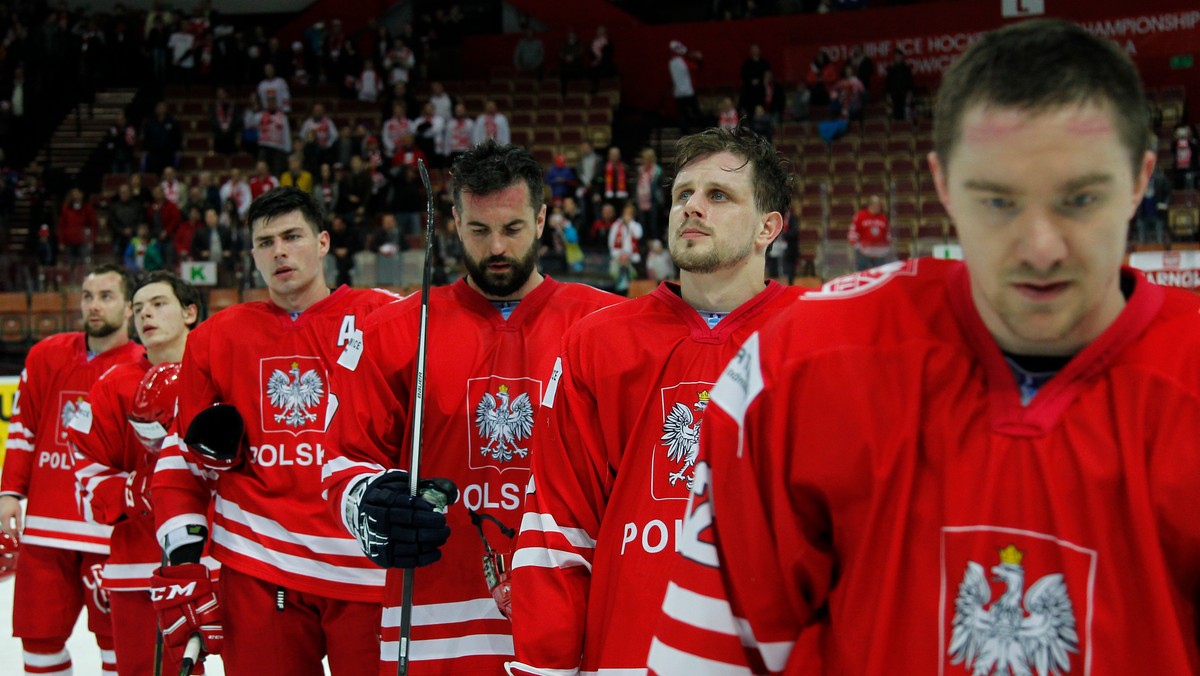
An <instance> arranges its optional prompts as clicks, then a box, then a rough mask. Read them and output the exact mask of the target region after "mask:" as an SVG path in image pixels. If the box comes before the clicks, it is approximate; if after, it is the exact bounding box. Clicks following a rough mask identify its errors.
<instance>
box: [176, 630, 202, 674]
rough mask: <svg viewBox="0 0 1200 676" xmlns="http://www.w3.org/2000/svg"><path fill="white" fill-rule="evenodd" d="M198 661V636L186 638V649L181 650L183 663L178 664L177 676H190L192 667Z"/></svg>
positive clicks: (193, 635)
mask: <svg viewBox="0 0 1200 676" xmlns="http://www.w3.org/2000/svg"><path fill="white" fill-rule="evenodd" d="M199 659H200V634H192V635H191V636H189V637H188V642H187V647H185V648H184V649H183V661H182V662H180V666H179V676H192V667H194V666H196V662H197V661H199Z"/></svg>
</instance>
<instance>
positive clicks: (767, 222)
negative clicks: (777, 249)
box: [754, 211, 783, 251]
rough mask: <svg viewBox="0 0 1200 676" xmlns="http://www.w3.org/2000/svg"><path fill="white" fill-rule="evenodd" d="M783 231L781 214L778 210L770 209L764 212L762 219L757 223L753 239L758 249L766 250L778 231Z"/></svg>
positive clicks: (777, 235) (777, 234)
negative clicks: (768, 211) (756, 230)
mask: <svg viewBox="0 0 1200 676" xmlns="http://www.w3.org/2000/svg"><path fill="white" fill-rule="evenodd" d="M781 232H783V214H781V213H779V212H778V211H772V212H770V213H767V214H764V215H763V217H762V220H761V221H759V223H758V232H757V233H755V236H754V240H755V243H756V244H757V245H758V248H759V250H760V251H766V249H767V247H768V246H770V245H771V242H774V241H775V238H776V237H779V233H781Z"/></svg>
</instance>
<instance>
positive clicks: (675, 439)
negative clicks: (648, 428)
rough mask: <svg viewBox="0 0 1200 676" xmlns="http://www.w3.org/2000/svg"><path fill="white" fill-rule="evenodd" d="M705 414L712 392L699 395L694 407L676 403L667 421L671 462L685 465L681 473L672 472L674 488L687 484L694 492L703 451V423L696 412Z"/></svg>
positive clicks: (664, 437) (665, 442)
mask: <svg viewBox="0 0 1200 676" xmlns="http://www.w3.org/2000/svg"><path fill="white" fill-rule="evenodd" d="M693 408H694V409H696V411H698V412H703V411H704V409H706V408H708V390H704V391H702V392H700V393H699V394H697V395H696V403H694V404H692V406H691V408H689V407H688V406H687V404H684V403H683V402H679V401H677V402H675V405H674V406H672V407H671V412H670V413H668V414H667V419H666V420H664V421H663V433H662V438H661V440H662V445H663V446H666V447H667V459H668V460H671V461H673V462H677V463H683V467H680V468H679V471H678V472H671V474H670V476H669V477H668V478H667V479H668V481H670V482H671V485H672V486H674V485H675V484H677V483H679V482H680V481H687V487H688V490H689V491H690V490H692V479H693V472H694V471H695V469H694V468H695V466H696V456H697V454H698V453H699V452H700V424H701V423H702V422H703V421H699V422H697V421H696V416H694V415H693V414H692V409H693Z"/></svg>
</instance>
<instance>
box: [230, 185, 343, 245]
mask: <svg viewBox="0 0 1200 676" xmlns="http://www.w3.org/2000/svg"><path fill="white" fill-rule="evenodd" d="M293 211H299V212H300V214H301V215H302V216H304V220H305V222H307V223H308V226H309V227H310V228H312V231H313V234H320V232H321V231H322V230H324V229H325V216H324V213H323V212H322V210H321V205H320V203H318V202H317V198H315V197H313V196H312V195H311V194H310V193H307V192H305V191H303V190H301V189H299V188H297V187H295V186H290V185H289V186H284V187H281V188H274V189H271V190H268V191H267V192H265V193H263V194H261V195H259V196H258V198H257V199H255V200H254V201H253V202H251V203H250V210H249V211H248V212H246V222H247V223H249V224H250V231H251V232H253V231H254V226H255V224H256V223H258V222H259V221H260V220H261V221H263V225H266V223H267V222H268V221H270V220H271V219H272V218H275V217H276V216H282V215H284V214H290V213H292V212H293Z"/></svg>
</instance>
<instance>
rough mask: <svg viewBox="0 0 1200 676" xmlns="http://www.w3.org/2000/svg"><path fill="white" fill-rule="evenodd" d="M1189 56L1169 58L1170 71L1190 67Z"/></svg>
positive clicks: (1179, 55) (1178, 55)
mask: <svg viewBox="0 0 1200 676" xmlns="http://www.w3.org/2000/svg"><path fill="white" fill-rule="evenodd" d="M1192 63H1193V60H1192V55H1191V54H1176V55H1175V56H1172V57H1171V70H1185V69H1188V68H1191V67H1192Z"/></svg>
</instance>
